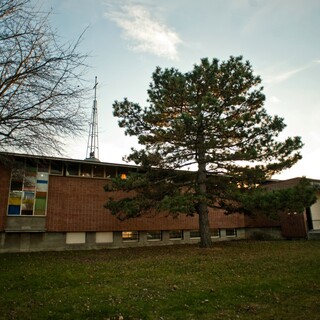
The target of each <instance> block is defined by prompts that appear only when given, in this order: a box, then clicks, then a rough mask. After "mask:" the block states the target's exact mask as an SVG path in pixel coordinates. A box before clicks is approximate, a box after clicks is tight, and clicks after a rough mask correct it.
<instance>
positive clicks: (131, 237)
mask: <svg viewBox="0 0 320 320" xmlns="http://www.w3.org/2000/svg"><path fill="white" fill-rule="evenodd" d="M122 241H139V232H138V231H123V232H122Z"/></svg>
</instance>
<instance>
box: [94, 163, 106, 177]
mask: <svg viewBox="0 0 320 320" xmlns="http://www.w3.org/2000/svg"><path fill="white" fill-rule="evenodd" d="M93 177H94V178H103V177H104V166H99V165H94V166H93Z"/></svg>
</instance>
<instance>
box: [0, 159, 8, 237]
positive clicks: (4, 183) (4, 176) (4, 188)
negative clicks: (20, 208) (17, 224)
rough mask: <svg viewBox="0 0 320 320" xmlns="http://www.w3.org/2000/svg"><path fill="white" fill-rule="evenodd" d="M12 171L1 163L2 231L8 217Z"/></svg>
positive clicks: (0, 200) (0, 213)
mask: <svg viewBox="0 0 320 320" xmlns="http://www.w3.org/2000/svg"><path fill="white" fill-rule="evenodd" d="M10 175H11V171H10V170H9V169H8V167H5V166H4V165H2V164H0V231H3V230H4V228H5V224H6V219H7V206H8V196H9V188H10Z"/></svg>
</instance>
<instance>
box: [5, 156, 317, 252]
mask: <svg viewBox="0 0 320 320" xmlns="http://www.w3.org/2000/svg"><path fill="white" fill-rule="evenodd" d="M1 159H2V164H1V165H0V252H9V251H12V252H14V251H37V250H72V249H95V248H118V247H127V246H146V245H163V244H174V243H197V242H198V241H199V232H198V217H197V216H194V217H186V216H184V215H180V216H179V217H178V218H173V217H171V216H167V215H166V214H164V213H163V214H158V215H156V216H155V215H154V214H153V213H149V214H148V215H146V216H143V217H140V218H135V219H130V220H126V221H120V220H118V219H117V218H116V217H114V216H113V215H111V213H110V212H109V211H108V210H107V209H105V208H104V204H105V202H106V199H107V197H108V196H109V195H107V194H106V193H105V191H104V186H105V185H106V184H107V183H108V181H110V178H111V177H115V176H117V175H120V176H121V175H126V174H128V173H129V172H132V171H135V170H137V167H135V166H130V165H124V164H112V163H103V162H97V161H90V160H74V159H64V158H53V157H42V156H28V155H18V154H2V155H1ZM119 196H121V193H120V192H115V193H114V194H113V197H114V198H116V197H119ZM309 211H310V209H309ZM309 211H308V212H306V213H305V214H304V215H295V214H292V215H290V216H283V217H281V219H280V220H277V221H274V220H269V219H267V218H265V217H263V216H256V217H248V216H245V215H242V214H232V215H225V214H224V213H223V212H222V211H219V210H210V214H209V217H210V228H211V231H212V238H213V240H214V241H222V240H230V239H245V238H252V237H257V236H259V237H272V238H282V237H289V238H292V237H306V236H307V228H308V226H309V228H310V226H311V223H310V219H311V222H312V223H313V224H314V226H315V228H318V229H320V225H319V224H320V205H319V202H317V203H316V204H315V205H314V206H313V207H312V208H311V211H310V212H309ZM311 212H312V214H311ZM307 214H309V217H308V216H307ZM307 218H309V223H308V220H307ZM315 228H314V229H315Z"/></svg>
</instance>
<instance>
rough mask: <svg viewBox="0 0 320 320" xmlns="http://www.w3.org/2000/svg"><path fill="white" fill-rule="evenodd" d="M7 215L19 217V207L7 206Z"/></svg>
mask: <svg viewBox="0 0 320 320" xmlns="http://www.w3.org/2000/svg"><path fill="white" fill-rule="evenodd" d="M8 215H10V216H19V215H20V206H16V205H12V204H9V206H8Z"/></svg>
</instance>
